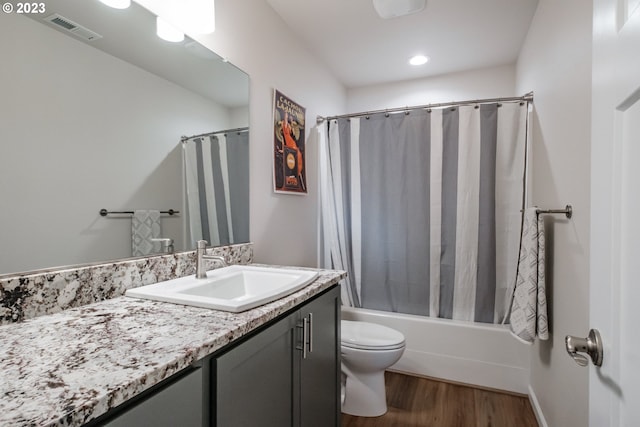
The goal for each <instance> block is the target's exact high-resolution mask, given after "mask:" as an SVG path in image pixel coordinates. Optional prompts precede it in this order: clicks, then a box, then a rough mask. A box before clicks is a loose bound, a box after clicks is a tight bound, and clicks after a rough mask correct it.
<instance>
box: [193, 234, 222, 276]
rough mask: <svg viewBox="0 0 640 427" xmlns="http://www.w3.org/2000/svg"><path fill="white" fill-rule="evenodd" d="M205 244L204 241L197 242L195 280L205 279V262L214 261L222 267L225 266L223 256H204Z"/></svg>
mask: <svg viewBox="0 0 640 427" xmlns="http://www.w3.org/2000/svg"><path fill="white" fill-rule="evenodd" d="M207 243H208V242H207V241H206V240H198V245H197V246H196V279H206V278H207V269H206V267H205V266H204V262H205V260H216V261H219V262H220V263H221V264H222V266H223V267H226V266H227V261H226V260H225V259H224V257H223V256H220V255H207V254H205V250H206V249H207Z"/></svg>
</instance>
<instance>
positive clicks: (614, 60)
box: [589, 0, 640, 427]
mask: <svg viewBox="0 0 640 427" xmlns="http://www.w3.org/2000/svg"><path fill="white" fill-rule="evenodd" d="M593 5H594V14H593V36H594V37H593V42H594V45H593V88H592V89H593V93H592V95H593V107H592V113H593V114H592V126H593V127H592V152H591V158H592V162H591V168H592V169H591V198H592V199H591V206H592V207H591V224H592V225H591V254H590V256H591V262H590V264H591V267H590V268H591V271H590V282H591V285H590V286H591V292H590V323H591V327H593V328H597V329H599V330H600V333H601V336H602V341H603V343H604V358H603V364H602V367H600V368H597V367H595V366H593V365H590V368H589V369H590V372H589V425H590V426H591V427H607V426H612V427H621V426H638V425H640V405H639V404H638V402H640V345H639V344H638V343H639V342H640V340H639V339H638V337H639V335H638V328H639V327H640V283H639V282H640V222H639V221H638V215H639V213H640V166H639V163H640V8H639V7H638V6H639V5H640V0H594V3H593Z"/></svg>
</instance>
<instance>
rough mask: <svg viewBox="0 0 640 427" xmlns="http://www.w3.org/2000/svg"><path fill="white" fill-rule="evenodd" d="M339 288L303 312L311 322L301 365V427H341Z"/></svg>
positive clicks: (302, 310)
mask: <svg viewBox="0 0 640 427" xmlns="http://www.w3.org/2000/svg"><path fill="white" fill-rule="evenodd" d="M339 289H340V288H338V287H336V288H334V290H333V291H332V292H330V293H328V294H326V295H324V296H323V297H321V298H318V299H316V300H313V301H311V302H310V303H309V304H307V305H305V306H303V307H302V308H301V309H300V314H301V317H302V319H304V318H307V319H311V322H310V326H309V329H310V342H309V341H308V342H307V350H308V351H307V354H306V356H307V357H306V359H302V362H301V363H300V378H301V381H300V408H301V409H300V418H301V423H300V426H302V427H327V426H339V425H340V374H341V369H340V291H339ZM309 344H311V348H310V349H309ZM309 350H310V351H309Z"/></svg>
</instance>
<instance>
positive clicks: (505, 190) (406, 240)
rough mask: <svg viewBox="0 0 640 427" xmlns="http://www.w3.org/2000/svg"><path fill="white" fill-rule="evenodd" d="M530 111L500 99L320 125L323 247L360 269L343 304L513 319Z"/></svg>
mask: <svg viewBox="0 0 640 427" xmlns="http://www.w3.org/2000/svg"><path fill="white" fill-rule="evenodd" d="M526 120H527V107H526V104H524V105H520V103H504V104H501V105H500V106H499V105H498V104H495V103H494V104H483V105H478V106H461V107H456V108H446V109H433V110H411V111H410V112H408V113H406V114H405V113H399V114H373V115H370V116H368V117H361V118H351V119H339V120H332V121H331V122H330V123H329V124H328V127H324V128H322V129H321V131H320V133H321V135H320V140H321V141H323V145H322V147H321V152H320V163H321V167H320V173H321V200H322V231H323V251H322V254H321V259H322V262H323V265H324V266H325V267H331V268H342V269H345V270H347V271H348V272H349V276H348V280H347V281H346V282H345V283H344V286H343V294H342V300H343V303H344V304H347V305H352V306H356V307H363V308H370V309H376V310H384V311H392V312H400V313H408V314H418V315H426V316H433V317H442V318H449V319H458V320H468V321H477V322H488V323H499V322H501V321H502V319H503V317H504V315H505V313H506V310H507V305H508V301H507V299H508V296H509V292H510V289H511V288H512V286H513V281H514V280H515V275H516V265H517V248H518V241H519V233H520V219H521V216H520V209H521V207H522V202H523V188H524V185H523V179H524V163H525V138H526ZM325 126H327V125H325Z"/></svg>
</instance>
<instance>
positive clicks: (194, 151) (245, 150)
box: [182, 132, 249, 247]
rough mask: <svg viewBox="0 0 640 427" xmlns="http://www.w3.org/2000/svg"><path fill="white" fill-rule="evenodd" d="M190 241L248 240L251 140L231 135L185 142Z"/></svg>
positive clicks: (225, 242) (242, 134)
mask: <svg viewBox="0 0 640 427" xmlns="http://www.w3.org/2000/svg"><path fill="white" fill-rule="evenodd" d="M182 149H183V159H184V174H185V183H186V194H187V200H186V201H187V217H188V221H187V222H188V230H187V234H188V236H189V237H188V241H189V242H190V244H191V247H195V245H196V242H197V241H198V240H201V239H204V240H206V241H207V242H208V243H209V244H210V245H212V246H220V245H228V244H232V243H238V242H247V241H249V235H248V234H249V165H248V161H247V159H248V158H249V137H248V132H229V133H227V134H218V135H212V136H207V137H194V138H191V139H187V140H185V141H183V142H182Z"/></svg>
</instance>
